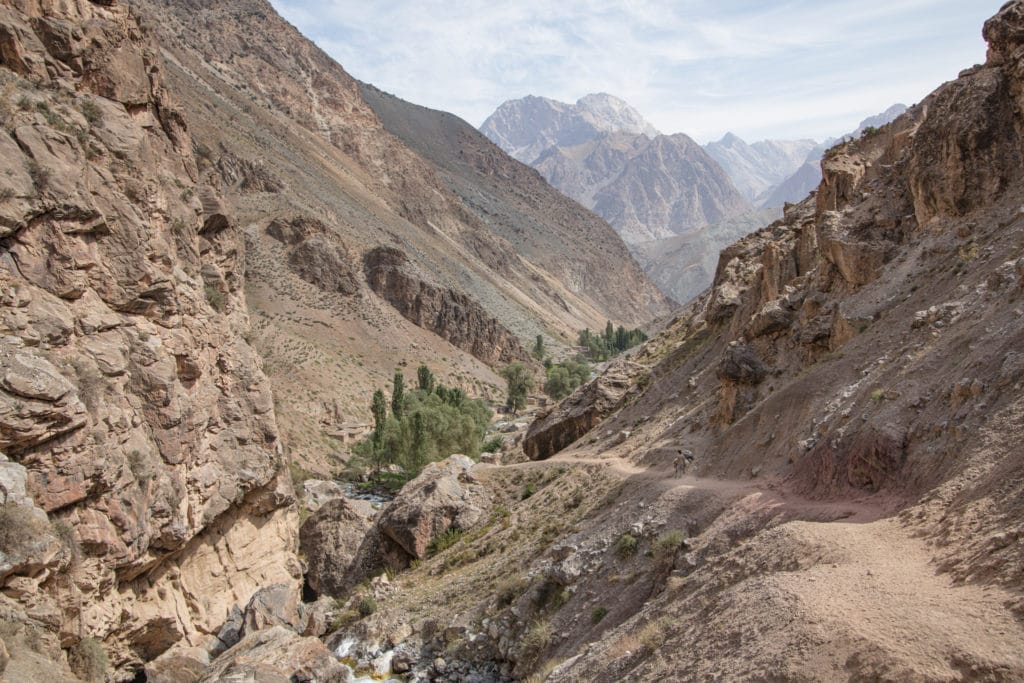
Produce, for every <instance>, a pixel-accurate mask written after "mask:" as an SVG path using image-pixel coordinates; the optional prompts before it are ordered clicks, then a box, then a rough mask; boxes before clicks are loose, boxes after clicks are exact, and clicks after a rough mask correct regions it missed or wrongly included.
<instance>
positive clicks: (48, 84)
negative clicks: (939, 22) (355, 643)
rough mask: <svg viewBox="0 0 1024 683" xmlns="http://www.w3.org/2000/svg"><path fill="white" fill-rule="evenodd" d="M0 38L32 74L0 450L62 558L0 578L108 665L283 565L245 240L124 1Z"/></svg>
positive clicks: (6, 54) (221, 605) (28, 22)
mask: <svg viewBox="0 0 1024 683" xmlns="http://www.w3.org/2000/svg"><path fill="white" fill-rule="evenodd" d="M0 35H2V36H4V37H3V39H2V41H0V42H2V43H3V49H2V50H0V53H2V55H3V57H2V66H3V68H6V69H11V70H14V71H16V72H18V73H21V74H22V75H25V76H28V77H30V80H23V81H17V82H16V83H14V85H13V90H12V91H8V92H6V93H5V95H4V97H5V98H9V99H10V102H15V101H21V102H22V103H23V106H20V107H16V108H14V107H12V108H11V109H10V110H9V111H8V110H5V112H6V113H5V117H4V120H3V127H2V129H0V141H4V142H0V146H2V147H3V148H4V149H5V150H6V153H5V156H4V159H5V163H6V164H7V165H8V166H9V167H10V168H11V169H13V171H14V172H13V174H12V175H11V176H9V177H8V178H7V179H5V180H4V181H3V182H5V183H7V185H8V186H9V187H10V189H11V191H12V192H13V193H14V194H13V196H12V197H11V198H10V200H5V201H3V202H0V204H2V212H3V218H2V219H0V223H2V225H3V228H2V230H0V233H2V236H3V242H2V255H0V335H2V339H3V342H2V344H0V347H2V350H0V447H2V448H3V449H4V450H5V451H6V452H7V453H8V454H9V455H10V456H11V457H13V458H15V459H16V461H17V463H18V464H19V465H20V466H23V467H24V468H25V470H26V473H27V477H26V491H27V494H28V496H29V497H30V498H31V499H32V500H33V501H34V502H35V504H36V505H37V506H38V507H39V508H41V509H42V510H45V511H46V513H48V515H49V517H50V522H49V523H47V522H46V518H45V516H43V517H41V518H39V522H40V524H44V525H47V528H53V529H58V530H59V531H60V537H61V542H60V543H57V542H56V541H54V545H55V547H57V548H61V547H64V548H68V549H72V550H73V552H74V553H75V557H74V560H75V563H76V564H75V573H74V575H75V580H74V581H68V580H66V577H64V578H62V577H61V575H60V572H61V571H63V569H64V568H65V567H66V565H67V562H68V561H70V553H71V551H70V550H69V551H64V554H65V555H68V559H67V560H65V561H64V565H63V566H62V565H61V563H60V562H56V563H55V562H53V561H50V560H46V561H43V562H42V563H35V564H36V565H37V566H36V567H35V568H24V567H23V568H20V569H19V568H18V567H15V568H14V569H13V571H12V572H11V573H10V576H16V577H17V579H18V581H19V582H20V583H21V584H22V585H21V586H20V588H19V590H18V594H19V595H20V596H23V597H22V599H24V600H26V601H31V602H33V603H34V604H42V603H46V604H48V605H50V607H49V608H48V609H51V610H52V613H51V614H49V615H48V616H47V619H46V628H47V629H51V630H53V631H54V632H56V633H58V634H59V638H60V641H61V642H62V643H63V644H64V645H65V646H68V645H72V644H74V643H75V642H77V641H78V639H79V638H80V637H82V636H92V637H95V638H98V639H100V640H101V641H102V642H103V645H104V647H105V648H106V649H107V650H108V652H109V654H110V656H111V660H112V663H113V664H114V665H115V666H117V667H121V670H122V671H124V670H125V667H127V668H128V669H131V668H134V667H137V666H138V665H139V663H140V661H141V660H143V659H150V658H153V657H155V656H157V655H159V654H160V653H161V652H163V651H164V650H166V649H168V648H170V647H171V646H172V645H174V644H175V643H178V642H180V641H182V640H186V641H189V642H191V643H193V644H199V643H200V642H201V641H203V640H204V639H205V638H206V637H208V634H211V633H214V632H216V630H217V628H219V626H220V623H221V621H223V619H224V616H225V614H226V613H227V608H228V607H230V605H232V604H235V603H239V602H241V603H243V604H244V602H245V601H247V600H248V599H249V596H250V595H251V593H252V592H253V591H254V590H255V589H256V587H257V586H258V585H259V584H261V583H263V582H266V581H268V580H274V582H288V581H291V582H294V581H295V577H296V576H297V574H298V571H297V564H296V561H295V557H294V547H295V531H294V529H288V525H289V523H291V522H292V515H293V514H294V513H292V512H289V511H288V506H289V505H290V503H291V502H292V494H291V490H290V484H289V483H288V480H287V475H286V474H285V475H284V477H283V478H282V477H279V476H278V475H279V471H280V468H281V464H282V462H281V453H280V448H279V445H278V436H277V425H276V420H275V415H274V410H273V402H272V400H271V395H270V390H269V385H268V383H267V381H266V378H265V377H264V376H263V373H262V371H261V364H260V361H259V358H258V357H257V355H256V354H255V352H254V351H253V350H252V349H251V348H250V347H249V346H248V344H247V343H246V342H245V341H244V339H243V337H242V335H243V333H244V332H245V331H246V330H247V328H248V317H247V312H246V308H245V303H244V290H243V281H242V276H243V273H244V270H245V268H244V245H243V243H242V240H241V238H240V235H239V231H238V229H237V228H236V226H235V225H234V223H233V221H232V219H231V217H230V214H229V213H228V212H227V211H226V210H225V209H224V207H223V205H222V203H221V202H220V201H219V196H218V189H217V180H216V178H213V177H203V178H200V173H199V170H198V167H197V165H196V161H195V159H194V158H193V156H192V152H191V149H192V144H191V139H190V137H189V133H188V130H187V127H186V124H185V120H184V117H183V116H182V114H181V113H180V110H179V109H178V108H177V106H176V105H175V104H174V103H173V102H172V99H171V97H170V95H169V94H168V90H167V86H166V83H165V81H164V74H165V64H164V63H163V61H162V60H161V58H160V57H159V49H158V48H157V46H156V45H155V43H153V42H151V38H150V37H149V36H148V34H147V33H146V32H145V31H144V30H143V29H142V28H141V27H140V25H139V23H138V15H137V13H136V12H135V11H134V10H131V9H129V8H128V7H127V6H124V5H121V4H117V3H72V4H70V5H61V6H59V7H57V6H50V5H45V7H40V6H39V5H38V4H36V3H22V4H20V5H19V8H18V9H13V8H4V9H2V10H0ZM26 178H27V179H28V182H27V183H26V182H24V181H25V179H26ZM37 517H38V515H37ZM257 525H258V526H259V527H262V531H261V532H260V533H257ZM47 533H50V532H47ZM46 537H47V536H46V534H42V533H41V534H40V535H39V536H38V538H39V539H43V538H46Z"/></svg>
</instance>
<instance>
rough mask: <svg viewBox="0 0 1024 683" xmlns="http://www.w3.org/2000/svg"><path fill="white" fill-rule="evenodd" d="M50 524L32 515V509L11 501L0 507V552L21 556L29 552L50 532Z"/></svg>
mask: <svg viewBox="0 0 1024 683" xmlns="http://www.w3.org/2000/svg"><path fill="white" fill-rule="evenodd" d="M49 526H50V525H49V524H47V523H46V521H44V520H43V519H41V518H39V517H36V516H35V515H34V514H32V510H31V508H28V507H26V506H24V505H18V504H17V503H15V502H13V501H11V502H7V503H4V504H3V506H2V507H0V551H3V553H4V554H6V555H15V556H17V555H20V554H23V553H25V552H26V551H27V549H28V547H29V546H30V545H32V543H33V542H35V541H36V540H38V539H39V537H40V536H41V535H42V534H45V533H48V532H49V530H50V529H49Z"/></svg>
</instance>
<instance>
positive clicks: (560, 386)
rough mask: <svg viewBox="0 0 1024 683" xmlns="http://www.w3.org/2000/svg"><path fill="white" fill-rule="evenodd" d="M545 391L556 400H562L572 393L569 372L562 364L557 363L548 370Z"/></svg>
mask: <svg viewBox="0 0 1024 683" xmlns="http://www.w3.org/2000/svg"><path fill="white" fill-rule="evenodd" d="M544 393H545V394H547V395H548V396H550V397H551V398H553V399H554V400H556V401H561V400H562V399H563V398H565V397H566V396H568V395H569V394H571V393H572V389H570V388H569V373H568V372H567V371H566V369H565V368H563V367H562V366H561V365H555V366H553V367H552V368H551V369H550V370H548V373H547V381H546V382H544Z"/></svg>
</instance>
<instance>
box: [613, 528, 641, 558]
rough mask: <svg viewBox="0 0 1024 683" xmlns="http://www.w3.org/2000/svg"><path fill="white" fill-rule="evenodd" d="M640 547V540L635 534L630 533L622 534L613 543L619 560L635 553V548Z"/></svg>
mask: <svg viewBox="0 0 1024 683" xmlns="http://www.w3.org/2000/svg"><path fill="white" fill-rule="evenodd" d="M639 547H640V541H639V540H638V539H637V537H636V536H633V535H632V534H622V536H621V537H619V541H618V543H616V544H615V554H616V555H617V556H618V557H619V559H621V560H625V559H626V558H628V557H632V556H633V555H636V551H637V548H639Z"/></svg>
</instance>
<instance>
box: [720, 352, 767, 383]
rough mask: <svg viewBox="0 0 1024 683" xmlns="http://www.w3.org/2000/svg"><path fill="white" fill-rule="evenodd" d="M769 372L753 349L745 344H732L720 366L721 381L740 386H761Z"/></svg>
mask: <svg viewBox="0 0 1024 683" xmlns="http://www.w3.org/2000/svg"><path fill="white" fill-rule="evenodd" d="M767 374H768V370H767V369H766V368H765V367H764V364H763V363H761V360H760V359H759V358H758V357H757V353H755V352H754V350H753V349H752V348H750V347H749V346H746V345H744V344H732V345H730V346H729V348H728V349H726V351H725V355H724V356H723V357H722V360H721V361H720V362H719V364H718V377H719V379H724V380H729V381H732V382H738V383H740V384H760V383H761V382H762V381H763V380H764V378H765V375H767Z"/></svg>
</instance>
